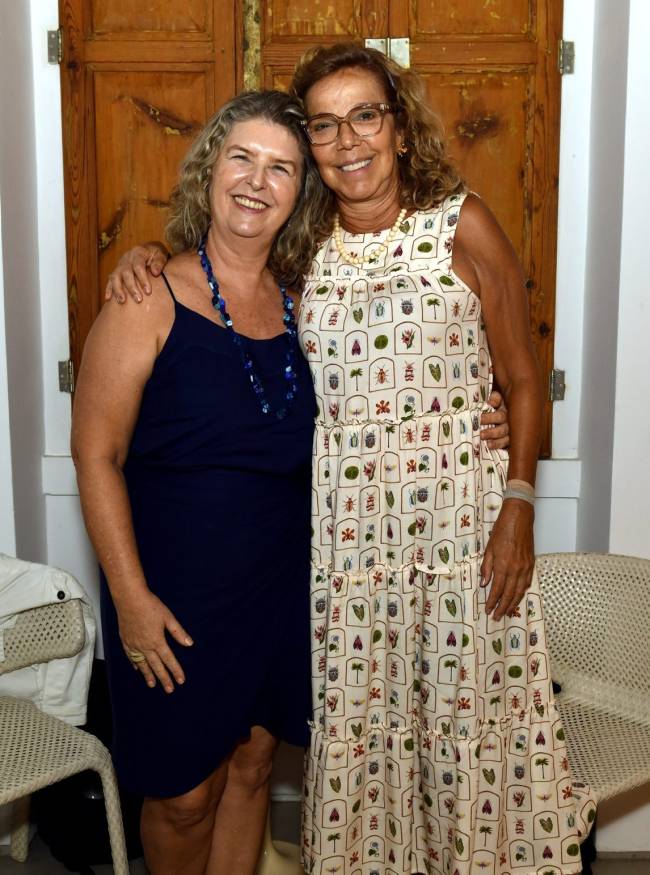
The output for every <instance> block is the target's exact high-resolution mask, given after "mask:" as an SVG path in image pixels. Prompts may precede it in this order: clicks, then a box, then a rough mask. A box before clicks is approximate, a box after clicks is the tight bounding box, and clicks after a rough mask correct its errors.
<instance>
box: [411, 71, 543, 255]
mask: <svg viewBox="0 0 650 875" xmlns="http://www.w3.org/2000/svg"><path fill="white" fill-rule="evenodd" d="M420 72H421V73H422V74H423V75H424V76H425V80H426V85H427V95H428V97H429V103H430V105H431V106H434V107H435V108H436V112H437V113H438V114H439V115H440V117H441V118H442V119H444V122H445V139H446V141H447V143H448V144H449V151H450V154H451V155H452V157H453V158H454V159H455V160H456V162H457V164H458V165H459V167H460V169H461V171H462V173H463V176H464V177H465V179H466V180H467V183H468V185H469V187H470V189H472V190H473V191H475V192H477V193H478V194H480V196H481V197H482V198H483V199H484V200H485V202H486V203H487V204H488V205H489V206H490V208H491V209H492V210H493V212H494V213H495V215H496V217H497V219H498V220H499V222H500V223H501V225H502V227H503V228H504V229H505V231H506V233H507V234H508V236H509V237H510V240H511V241H512V244H513V246H514V247H515V250H516V252H517V254H518V256H519V258H520V259H521V261H522V264H523V265H524V270H525V271H526V268H527V267H528V268H529V267H530V234H529V228H530V205H531V202H532V197H531V194H532V193H531V185H532V174H531V172H530V162H528V161H527V160H526V156H527V155H530V152H531V148H532V140H533V134H534V125H533V113H532V109H531V99H530V97H531V91H532V89H533V82H532V81H531V74H530V71H527V70H513V71H508V72H505V71H502V72H500V73H495V72H492V71H476V70H474V71H472V72H471V73H467V72H454V73H450V72H448V71H446V70H444V69H443V70H440V69H435V68H434V69H424V68H423V69H421V71H420Z"/></svg>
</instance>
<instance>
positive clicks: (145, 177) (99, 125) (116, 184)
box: [93, 65, 214, 288]
mask: <svg viewBox="0 0 650 875" xmlns="http://www.w3.org/2000/svg"><path fill="white" fill-rule="evenodd" d="M179 66H180V65H179ZM209 73H210V70H209V68H204V69H202V70H194V71H188V70H187V69H185V68H184V67H183V68H181V69H179V70H175V71H172V70H169V69H167V70H164V71H159V70H157V71H154V70H147V71H142V70H119V71H112V70H97V71H95V72H94V75H93V87H94V104H95V127H96V137H95V142H96V147H95V154H96V161H97V167H98V169H99V171H100V172H98V174H97V249H98V252H99V274H98V282H99V286H100V288H103V287H104V285H105V283H106V280H107V278H108V274H109V273H110V271H111V270H112V268H113V266H114V265H115V261H116V257H117V252H118V251H119V252H123V251H124V250H125V249H128V248H129V247H131V246H134V245H136V244H137V243H139V242H142V240H151V239H158V238H160V237H161V229H162V228H164V225H165V223H166V221H167V207H168V198H169V192H170V189H171V187H172V185H173V184H174V181H175V180H176V177H177V175H178V167H179V164H180V162H181V160H182V158H183V156H184V155H185V153H186V152H187V150H188V148H189V146H190V144H191V143H192V140H193V139H194V137H195V136H196V134H197V133H198V131H199V130H200V128H201V126H202V123H203V120H204V119H205V118H206V117H207V115H208V113H209V112H210V108H211V106H212V105H213V103H214V98H213V90H214V89H213V87H212V81H211V78H210V76H209ZM161 98H162V99H163V100H164V104H163V103H161Z"/></svg>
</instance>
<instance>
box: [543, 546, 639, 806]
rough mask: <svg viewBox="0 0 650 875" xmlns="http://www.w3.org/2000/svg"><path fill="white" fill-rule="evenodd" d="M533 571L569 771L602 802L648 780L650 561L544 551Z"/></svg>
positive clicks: (593, 554) (627, 557) (629, 557)
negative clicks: (559, 689) (557, 690)
mask: <svg viewBox="0 0 650 875" xmlns="http://www.w3.org/2000/svg"><path fill="white" fill-rule="evenodd" d="M537 572H538V574H539V580H540V586H541V590H542V598H543V603H544V613H545V616H546V625H547V635H548V641H549V649H550V652H551V664H552V672H553V678H554V680H556V681H557V682H558V683H559V684H561V686H562V692H561V693H560V694H559V695H558V697H557V701H558V705H559V708H560V712H561V714H562V719H563V721H564V726H565V729H566V740H567V746H568V749H569V756H570V760H571V768H572V771H573V774H574V777H575V778H576V780H579V781H585V782H586V783H588V784H590V785H591V787H592V789H593V791H594V793H595V795H596V797H597V799H598V801H602V800H604V799H608V798H610V797H612V796H617V795H618V794H620V793H624V792H625V791H626V790H631V789H632V788H634V787H637V786H640V785H641V784H645V783H646V782H648V781H650V646H649V641H648V636H649V635H650V599H649V596H650V560H648V559H635V558H633V557H631V556H614V555H604V554H598V553H577V554H576V553H549V554H547V555H543V556H538V557H537Z"/></svg>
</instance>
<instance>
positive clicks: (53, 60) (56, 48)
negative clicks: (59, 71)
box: [47, 27, 63, 64]
mask: <svg viewBox="0 0 650 875" xmlns="http://www.w3.org/2000/svg"><path fill="white" fill-rule="evenodd" d="M62 60H63V28H61V27H60V28H59V29H58V30H48V32H47V62H48V64H60V63H61V61H62Z"/></svg>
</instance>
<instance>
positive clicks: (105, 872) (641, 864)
mask: <svg viewBox="0 0 650 875" xmlns="http://www.w3.org/2000/svg"><path fill="white" fill-rule="evenodd" d="M272 829H273V835H274V837H275V838H277V839H281V840H287V841H296V840H297V833H298V806H297V805H296V804H292V803H285V804H277V803H276V804H275V805H274V806H273V817H272ZM66 872H67V870H66V869H65V868H64V867H63V866H62V865H61V864H60V863H57V861H56V860H54V859H53V857H52V856H51V854H50V853H49V850H48V848H47V847H46V846H45V845H44V844H43V842H42V841H41V840H40V838H39V837H38V836H36V837H35V838H34V840H33V841H32V844H31V846H30V851H29V858H28V860H27V862H26V863H15V862H13V860H10V859H9V858H8V857H6V856H0V875H64V873H66ZM93 872H94V873H95V875H112V872H113V869H112V867H111V866H93ZM593 873H594V875H650V859H647V860H639V859H637V860H628V859H622V858H615V859H611V858H610V859H605V860H598V861H597V862H596V863H595V864H594V867H593ZM131 875H147V869H146V867H145V865H144V862H143V861H142V860H135V861H132V862H131Z"/></svg>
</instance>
